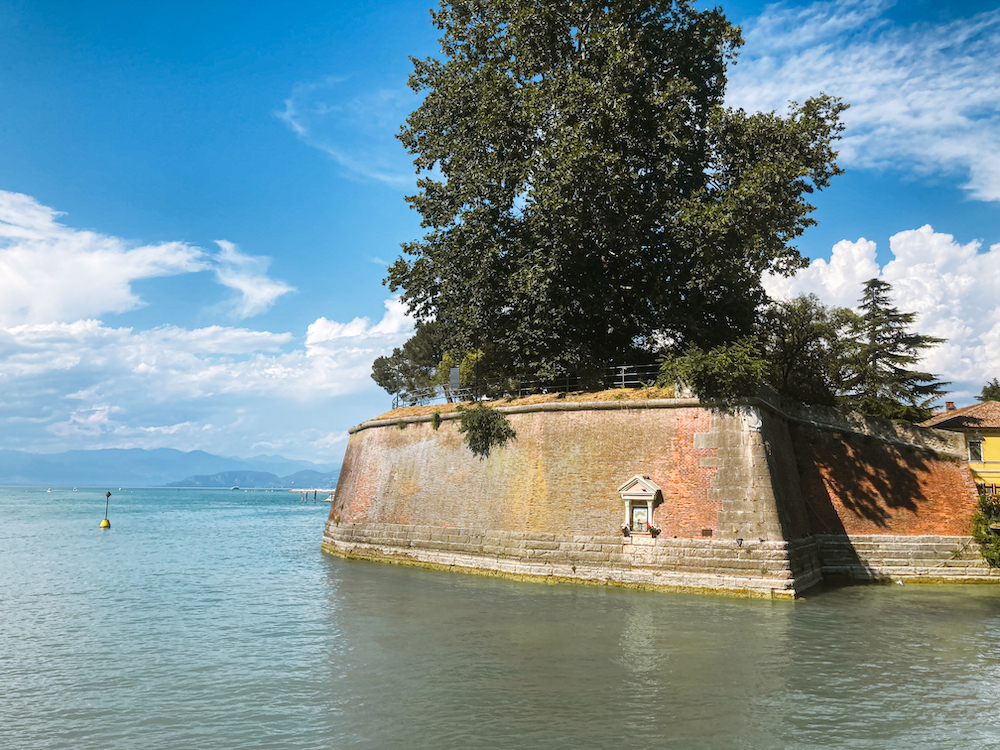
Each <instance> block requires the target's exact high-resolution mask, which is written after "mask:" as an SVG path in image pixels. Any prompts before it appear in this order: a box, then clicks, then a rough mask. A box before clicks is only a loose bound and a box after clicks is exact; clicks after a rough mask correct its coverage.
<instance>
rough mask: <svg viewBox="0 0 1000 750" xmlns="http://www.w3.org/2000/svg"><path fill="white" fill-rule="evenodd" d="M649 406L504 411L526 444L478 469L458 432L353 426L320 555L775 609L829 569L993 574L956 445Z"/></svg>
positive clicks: (892, 432) (820, 422) (778, 409)
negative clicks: (645, 506) (654, 500)
mask: <svg viewBox="0 0 1000 750" xmlns="http://www.w3.org/2000/svg"><path fill="white" fill-rule="evenodd" d="M642 404H643V405H637V404H636V403H634V402H632V403H629V404H615V403H608V402H602V403H599V404H580V403H574V404H544V405H532V406H525V407H512V408H507V409H504V411H505V412H506V413H507V415H508V418H509V419H510V421H511V423H512V425H513V427H514V429H515V430H516V431H517V435H518V438H517V440H516V441H515V442H513V443H511V444H509V445H508V446H506V447H504V448H500V449H497V450H495V451H494V452H493V453H492V454H491V456H490V457H489V458H488V459H486V460H484V461H481V460H479V459H478V458H476V457H475V456H474V455H473V454H472V453H471V452H470V451H469V450H468V449H467V448H466V447H465V445H464V444H463V442H462V436H461V434H460V433H459V432H458V429H457V427H458V421H457V420H456V419H452V418H445V419H444V420H443V421H442V424H441V425H440V429H438V430H434V429H433V428H432V426H431V423H430V421H429V420H428V418H426V417H410V418H407V420H406V422H405V429H400V428H399V426H397V424H396V423H395V422H392V421H384V422H369V423H365V424H364V425H360V426H359V427H358V428H355V429H354V430H353V431H352V434H351V438H350V443H349V446H348V450H347V455H346V457H345V461H344V465H343V469H342V471H341V475H340V481H339V484H338V487H337V494H336V498H335V502H334V503H333V505H332V507H331V512H330V519H329V522H328V524H327V528H326V533H325V535H324V541H323V546H324V549H327V550H328V551H331V552H334V553H336V554H342V555H345V556H348V557H367V558H370V559H380V560H387V561H398V562H410V563H412V564H421V565H430V566H432V567H445V568H451V567H455V568H461V569H465V570H479V571H492V573H490V574H494V573H495V574H498V575H509V576H514V577H519V576H523V577H528V578H530V577H543V578H551V577H553V576H555V577H556V578H566V579H576V580H582V581H591V582H604V583H611V584H615V585H627V586H633V585H635V586H641V587H652V588H672V589H687V588H692V589H712V590H720V591H721V590H725V591H730V592H738V591H747V592H755V593H753V594H752V595H770V596H791V595H797V594H799V593H801V591H803V590H805V589H806V588H808V587H809V586H810V585H812V584H814V583H816V582H818V581H819V580H821V578H822V577H823V576H826V575H838V576H844V575H846V576H848V577H850V578H854V579H873V578H886V577H893V578H896V577H899V578H904V579H907V580H966V581H971V580H990V579H995V578H996V576H994V575H993V571H991V570H988V569H987V568H986V567H985V565H984V563H982V561H981V559H979V558H978V553H977V552H976V551H975V550H974V548H973V546H971V541H970V540H969V538H968V537H967V536H966V534H967V532H968V526H969V519H970V517H971V514H972V512H973V510H974V507H975V504H976V494H975V486H974V483H973V481H972V475H971V472H970V471H969V468H968V463H967V462H966V461H964V460H963V459H962V457H961V448H962V446H961V445H960V444H959V443H957V442H956V439H955V438H954V437H953V436H951V435H949V434H946V433H942V432H941V431H936V430H922V429H920V428H915V427H909V426H906V425H896V424H893V423H891V422H888V421H886V420H872V419H866V418H863V417H858V416H857V415H848V414H843V413H839V412H833V411H830V412H824V411H823V410H815V409H811V410H810V409H799V410H798V411H796V410H795V409H794V408H793V409H789V408H787V405H784V404H781V403H780V402H777V403H771V402H765V401H754V402H752V403H750V404H747V405H745V406H741V407H738V408H735V409H732V410H728V411H725V410H719V409H712V408H709V407H706V406H701V405H699V404H698V403H697V402H696V401H693V400H691V401H684V400H671V401H662V402H652V401H650V402H642ZM443 416H445V415H443ZM960 437H961V436H959V440H960ZM635 474H645V475H648V476H649V477H650V478H652V479H653V481H655V482H656V483H657V484H658V485H659V486H660V487H661V488H662V490H663V502H662V503H661V504H660V505H659V506H658V507H657V508H656V509H655V511H654V519H653V520H654V522H655V523H656V524H658V525H659V526H660V527H661V529H662V536H661V537H660V538H659V539H655V540H654V539H651V538H649V537H648V536H645V537H643V536H636V537H633V538H623V537H622V536H621V533H620V530H619V525H620V524H621V522H622V521H623V520H624V518H625V512H624V504H623V503H622V501H621V499H620V497H619V496H618V494H617V492H616V489H617V487H618V486H619V485H620V484H622V483H623V482H625V481H626V480H628V479H629V478H631V477H632V476H634V475H635Z"/></svg>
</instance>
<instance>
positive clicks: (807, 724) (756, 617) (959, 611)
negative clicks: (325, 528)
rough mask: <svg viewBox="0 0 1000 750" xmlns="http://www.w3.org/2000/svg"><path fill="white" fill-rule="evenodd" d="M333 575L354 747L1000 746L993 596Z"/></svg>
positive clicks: (379, 568)
mask: <svg viewBox="0 0 1000 750" xmlns="http://www.w3.org/2000/svg"><path fill="white" fill-rule="evenodd" d="M327 566H328V580H329V582H330V585H331V586H336V590H337V592H338V593H337V609H336V615H335V627H336V628H337V629H338V631H339V632H341V633H342V634H343V635H344V638H345V639H346V641H347V642H348V643H349V644H350V647H349V648H348V649H347V650H346V654H345V658H346V662H347V663H346V664H345V665H342V666H343V667H344V668H345V669H346V670H347V678H346V680H345V681H346V682H348V683H349V685H348V686H347V687H348V691H347V697H346V698H345V700H346V705H345V710H344V713H343V715H342V718H343V721H344V726H343V731H344V733H343V735H342V737H343V738H344V739H350V738H354V739H360V738H364V739H366V740H367V741H369V742H371V743H373V745H374V746H388V745H391V744H393V743H397V744H398V743H400V742H404V739H405V744H406V745H407V746H409V747H469V748H479V747H482V748H486V747H522V746H528V745H529V744H530V745H531V746H532V747H545V748H580V747H621V748H632V747H634V748H647V747H706V748H707V747H722V746H730V745H733V744H735V745H736V746H739V747H831V748H833V747H844V746H847V745H849V746H855V747H864V746H871V747H938V746H941V743H942V742H943V741H944V742H945V744H948V741H946V740H945V739H944V738H948V737H950V738H952V740H953V741H958V742H960V743H961V742H970V743H973V744H974V745H980V746H982V745H983V744H986V745H989V744H991V743H995V742H997V741H998V740H1000V727H998V725H997V722H996V720H995V719H993V718H992V715H991V713H990V712H991V706H992V705H993V701H995V699H996V694H997V686H998V685H1000V679H998V677H1000V675H998V669H997V667H998V659H997V657H996V656H995V655H994V654H993V653H992V650H991V648H990V646H991V645H992V644H995V643H996V636H997V628H998V622H1000V619H998V615H1000V599H998V597H997V595H996V592H995V590H994V589H992V588H956V587H951V588H933V587H923V588H921V587H907V588H906V589H902V588H900V589H892V588H884V587H879V588H874V587H873V588H853V589H844V590H839V591H830V592H825V593H817V594H815V595H813V596H811V597H809V598H808V599H807V600H804V601H799V602H794V603H791V602H759V601H744V600H736V599H725V598H716V597H700V596H682V595H663V594H643V593H635V592H630V591H621V590H615V589H600V588H586V587H576V586H545V585H534V584H518V583H508V582H504V581H497V580H491V579H484V578H476V577H469V576H462V575H456V574H442V573H433V572H429V571H423V570H413V569H407V568H398V567H392V566H384V565H376V564H369V563H352V562H344V561H340V560H336V559H331V560H330V561H328V563H327ZM373 717H377V720H373Z"/></svg>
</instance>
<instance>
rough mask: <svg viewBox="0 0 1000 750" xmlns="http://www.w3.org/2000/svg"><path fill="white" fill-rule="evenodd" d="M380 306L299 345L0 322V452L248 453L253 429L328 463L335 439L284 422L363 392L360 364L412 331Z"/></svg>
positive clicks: (255, 336)
mask: <svg viewBox="0 0 1000 750" xmlns="http://www.w3.org/2000/svg"><path fill="white" fill-rule="evenodd" d="M385 308H386V311H385V314H384V315H383V316H382V318H381V319H380V320H378V321H375V322H372V321H369V320H368V319H365V318H356V319H355V320H353V321H351V322H349V323H338V322H336V321H331V320H327V319H326V318H320V319H318V320H316V321H315V322H314V323H313V324H312V325H310V326H309V328H308V330H307V333H306V336H305V340H304V342H303V343H301V344H299V345H296V344H295V340H294V338H293V336H292V335H291V334H290V333H271V332H268V331H255V330H251V329H247V328H232V327H225V326H209V327H206V328H200V329H195V330H186V329H182V328H177V327H175V326H162V327H159V328H154V329H152V330H147V331H136V330H133V329H131V328H127V327H121V328H114V327H110V326H106V325H104V324H103V323H101V322H100V321H98V320H93V319H88V320H79V321H74V322H72V323H37V324H25V325H20V326H13V327H0V384H2V393H3V397H2V398H0V419H2V420H4V422H5V423H7V424H12V423H13V422H17V421H20V422H23V423H24V424H25V425H27V426H25V427H24V428H23V429H20V430H19V431H18V432H17V433H12V432H10V431H8V432H7V434H6V435H5V438H6V442H5V441H4V440H0V445H2V446H3V447H22V448H26V449H31V447H32V446H33V445H37V446H39V447H41V446H44V447H45V448H48V449H50V450H51V449H56V447H54V446H58V447H59V448H68V447H80V445H79V441H80V440H86V444H87V446H88V447H157V446H164V445H169V446H173V447H179V448H183V449H185V450H190V449H192V448H202V449H204V450H209V451H211V452H220V450H221V445H223V444H226V445H230V446H232V445H242V446H243V449H244V450H249V449H252V447H253V446H254V445H257V444H258V443H259V442H260V441H261V439H262V438H261V437H260V434H261V433H262V434H264V435H266V436H267V437H266V438H264V439H263V440H264V442H267V441H271V442H274V444H275V445H280V446H284V447H285V448H286V449H288V450H290V451H292V452H293V454H294V455H298V456H310V455H311V456H313V457H321V456H326V457H327V458H328V457H329V452H330V449H331V448H335V447H336V446H337V444H338V443H340V442H342V441H343V437H342V435H341V433H339V432H330V430H329V427H326V429H323V427H322V426H319V427H317V426H316V425H315V424H311V425H310V426H309V427H308V428H306V429H300V430H298V431H296V430H291V431H289V429H288V420H289V419H291V416H289V415H292V414H298V415H299V417H298V418H299V419H302V420H304V421H305V422H307V423H309V422H312V421H313V420H319V419H320V417H319V414H320V411H317V410H321V409H322V408H325V407H328V405H329V404H330V403H331V400H332V399H336V398H337V397H340V396H346V395H350V394H355V393H359V392H361V391H365V390H371V389H373V388H374V383H373V382H372V380H371V378H370V373H371V364H372V361H373V360H374V359H375V357H377V356H380V355H382V354H385V353H387V352H389V351H391V349H392V348H393V347H395V346H399V345H401V344H402V343H403V342H404V341H405V340H406V339H407V338H408V337H409V335H410V334H411V333H412V320H410V318H408V317H407V316H406V315H405V311H404V309H403V307H402V305H401V304H400V303H399V301H398V300H395V299H391V300H386V302H385ZM300 341H301V340H300ZM272 412H273V413H274V414H275V416H274V417H273V418H267V417H265V415H267V414H271V413H272ZM26 436H27V437H26ZM53 439H55V442H54V443H53ZM11 440H14V441H15V442H14V443H11V442H10V441H11ZM236 450H237V449H236V448H230V449H228V451H229V452H235V451H236Z"/></svg>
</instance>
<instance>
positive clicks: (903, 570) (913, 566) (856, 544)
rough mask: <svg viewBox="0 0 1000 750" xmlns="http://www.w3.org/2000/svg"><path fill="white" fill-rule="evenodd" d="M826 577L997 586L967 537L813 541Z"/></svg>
mask: <svg viewBox="0 0 1000 750" xmlns="http://www.w3.org/2000/svg"><path fill="white" fill-rule="evenodd" d="M813 538H814V539H815V540H816V547H817V550H818V553H819V557H820V561H821V565H822V571H823V577H824V578H825V579H838V578H846V579H848V580H850V581H897V580H901V581H903V582H906V583H997V582H1000V569H997V568H991V567H989V565H987V564H986V561H985V560H983V558H982V556H981V555H980V554H979V548H978V547H977V546H976V544H975V542H974V541H973V540H972V537H970V536H895V535H879V536H874V535H873V536H860V535H858V536H846V535H833V534H817V535H816V536H814V537H813Z"/></svg>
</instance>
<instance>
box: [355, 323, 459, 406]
mask: <svg viewBox="0 0 1000 750" xmlns="http://www.w3.org/2000/svg"><path fill="white" fill-rule="evenodd" d="M445 338H446V336H445V330H444V326H443V325H441V324H440V323H438V322H437V321H427V322H425V323H418V324H417V327H416V330H415V331H414V333H413V336H412V337H410V338H409V339H408V340H407V341H406V343H404V344H403V346H402V347H396V348H395V349H393V350H392V354H391V355H390V356H388V357H379V358H377V359H376V360H375V362H374V363H372V380H374V381H375V382H376V383H378V384H379V385H380V386H382V387H383V388H385V389H386V390H387V391H388V392H389V393H398V394H399V395H400V398H401V399H402V400H403V401H404V402H411V403H416V402H417V401H419V400H420V399H421V398H424V397H426V396H427V395H428V392H429V391H430V389H432V388H433V387H434V386H435V385H437V384H438V383H440V382H442V381H441V378H440V376H439V366H440V363H441V361H442V359H444V357H445V354H446V349H445ZM445 377H447V373H445ZM444 382H447V380H445V381H444Z"/></svg>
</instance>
